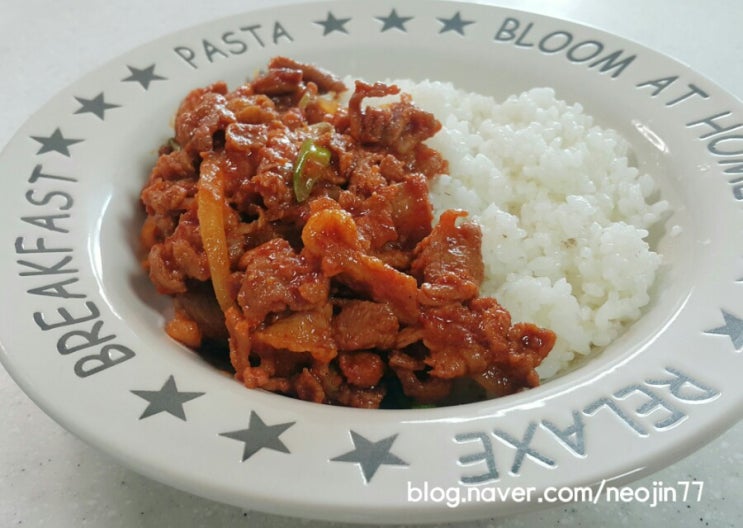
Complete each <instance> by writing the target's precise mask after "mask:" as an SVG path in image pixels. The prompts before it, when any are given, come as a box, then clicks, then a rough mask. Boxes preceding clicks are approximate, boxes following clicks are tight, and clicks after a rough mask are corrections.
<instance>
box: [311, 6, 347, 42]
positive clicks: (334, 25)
mask: <svg viewBox="0 0 743 528" xmlns="http://www.w3.org/2000/svg"><path fill="white" fill-rule="evenodd" d="M350 20H351V19H350V18H335V15H333V13H332V12H330V11H328V16H327V17H325V20H315V24H317V25H319V26H322V27H323V30H322V34H323V36H325V35H328V34H330V33H333V32H334V31H340V32H341V33H348V30H347V29H346V24H347V23H348V22H349V21H350Z"/></svg>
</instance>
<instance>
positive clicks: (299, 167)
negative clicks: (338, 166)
mask: <svg viewBox="0 0 743 528" xmlns="http://www.w3.org/2000/svg"><path fill="white" fill-rule="evenodd" d="M308 159H311V160H312V161H314V162H316V163H318V164H320V165H322V166H323V167H327V166H328V165H330V150H328V149H326V148H324V147H318V146H317V145H316V144H315V142H314V141H313V140H312V139H309V138H308V139H305V140H304V141H303V142H302V146H301V147H299V154H297V160H296V161H295V163H294V196H296V197H297V201H298V202H303V201H305V200H306V199H307V198H308V197H309V196H310V192H311V191H312V187H313V186H314V185H315V182H316V181H317V180H318V178H312V177H309V176H307V175H306V174H304V172H305V171H304V168H305V164H306V163H307V160H308Z"/></svg>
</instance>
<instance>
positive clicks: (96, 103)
mask: <svg viewBox="0 0 743 528" xmlns="http://www.w3.org/2000/svg"><path fill="white" fill-rule="evenodd" d="M75 99H77V102H78V103H80V104H81V105H82V106H80V108H78V109H77V111H76V112H75V113H76V114H94V115H96V116H98V117H99V118H100V119H101V120H105V118H106V116H105V114H106V110H111V109H112V108H119V105H116V104H111V103H107V102H106V101H105V99H104V98H103V92H101V93H99V94H98V95H96V96H95V97H94V98H93V99H85V98H83V97H75Z"/></svg>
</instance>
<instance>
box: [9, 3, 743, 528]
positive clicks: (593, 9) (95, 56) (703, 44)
mask: <svg viewBox="0 0 743 528" xmlns="http://www.w3.org/2000/svg"><path fill="white" fill-rule="evenodd" d="M276 3H278V2H275V1H274V2H270V1H269V0H248V1H246V0H220V1H219V2H192V3H191V2H189V3H187V2H183V1H176V0H108V1H106V2H101V1H99V0H67V1H59V0H2V3H1V5H0V96H1V97H0V101H1V103H0V108H2V111H1V113H0V146H2V145H5V144H6V143H7V142H8V141H9V140H10V138H11V137H12V135H13V134H14V133H15V131H16V129H17V128H19V127H20V126H21V124H22V123H23V122H24V121H25V120H26V119H27V118H28V117H29V116H30V115H31V114H32V113H33V112H35V111H36V110H37V109H38V108H39V107H40V106H41V105H42V104H43V103H45V102H46V101H47V100H48V99H50V98H51V97H52V96H54V95H55V93H56V92H57V91H59V90H60V89H62V88H63V87H65V86H66V85H68V84H69V83H71V82H73V81H75V80H76V79H78V78H79V77H80V76H82V75H83V74H84V73H87V72H88V71H90V70H93V69H95V68H96V67H98V66H99V65H102V64H103V63H105V62H107V61H108V60H110V59H113V58H115V57H117V56H118V55H120V54H122V53H125V52H127V51H128V50H130V49H131V48H133V47H135V46H137V45H140V44H143V43H146V42H148V41H151V40H154V39H156V38H157V37H159V36H162V35H164V34H167V33H170V32H172V31H174V30H177V29H182V28H187V27H189V26H192V25H195V24H198V23H199V22H201V21H203V20H206V19H212V18H217V17H221V16H225V15H229V14H233V13H239V12H241V11H245V10H247V9H251V8H252V7H254V6H256V7H257V6H265V5H271V4H276ZM491 3H493V4H498V5H503V6H508V7H514V8H518V9H524V10H527V11H534V12H538V13H543V14H546V15H550V16H555V17H558V18H564V19H568V20H573V21H576V22H580V23H585V24H589V25H592V26H595V27H597V28H600V29H603V30H606V31H609V32H612V33H615V34H618V35H620V36H623V37H626V38H630V39H632V40H635V41H637V42H639V43H641V44H644V45H646V46H648V47H650V48H653V49H656V50H658V51H660V52H663V53H665V54H668V55H671V56H673V57H675V58H676V59H679V60H681V61H682V62H684V63H686V64H688V65H689V66H691V67H692V68H693V69H695V70H696V71H698V72H699V73H701V74H702V75H705V76H707V77H708V78H710V79H711V80H713V81H715V82H716V83H717V84H719V85H721V86H722V87H723V88H725V89H727V90H728V91H729V92H731V93H733V94H735V95H736V96H737V97H738V98H739V99H743V2H741V1H740V0H716V1H714V2H709V1H707V0H683V1H681V0H622V1H621V2H615V1H610V0H550V1H544V0H491ZM7 249H8V248H6V250H7ZM0 409H1V412H2V426H1V427H0V526H1V527H11V526H23V527H36V526H49V527H54V528H67V527H81V526H92V527H106V528H119V527H137V526H143V527H150V526H151V527H169V526H178V527H181V528H189V527H196V526H199V527H201V526H210V527H222V526H264V527H268V528H283V527H288V526H297V525H299V526H305V527H308V528H323V527H329V526H339V525H335V524H329V523H323V522H316V521H306V520H297V519H291V518H286V517H278V516H273V515H267V514H263V513H257V512H248V511H243V510H241V509H239V508H235V507H232V506H227V505H223V504H219V503H216V502H212V501H209V500H206V499H201V498H198V497H194V496H191V495H189V494H186V493H183V492H180V491H177V490H175V489H172V488H170V487H168V486H165V485H163V484H160V483H157V482H154V481H152V480H149V479H147V478H145V477H142V476H140V475H138V474H136V473H134V472H132V471H130V470H128V469H127V468H125V467H123V466H121V465H120V464H118V463H117V462H115V461H114V460H112V459H111V458H109V457H108V456H107V455H106V454H104V453H102V452H100V451H98V450H97V449H95V448H93V447H90V446H88V445H86V444H85V443H83V442H81V441H80V440H78V439H77V438H76V437H74V436H73V435H71V434H70V433H68V432H66V431H65V430H64V429H62V428H61V427H60V426H59V425H57V424H56V423H55V422H54V421H53V420H51V419H50V418H49V417H47V416H46V415H45V414H44V413H43V412H42V411H41V410H39V409H38V408H37V407H36V406H35V405H34V404H33V403H32V402H31V401H30V400H29V399H28V398H27V397H26V396H25V394H23V393H22V392H21V391H20V389H19V388H18V387H17V386H16V385H15V383H14V382H13V381H12V379H10V377H9V376H8V375H7V373H6V372H5V371H4V370H3V369H1V368H0ZM742 437H743V423H739V424H738V425H737V426H735V427H733V428H732V429H731V430H729V431H728V432H727V433H725V434H723V435H722V436H721V437H720V438H718V439H717V440H715V441H713V442H712V443H710V444H709V445H707V446H706V447H704V448H702V449H701V450H699V451H698V452H696V453H695V454H693V455H691V456H689V457H688V458H686V459H684V460H682V461H680V462H678V463H676V464H675V465H673V466H671V467H669V468H666V469H664V470H662V471H660V472H659V473H657V474H655V475H650V476H648V477H646V478H644V479H642V480H641V481H639V482H637V483H635V485H637V486H642V485H645V486H651V485H652V482H653V481H657V480H662V481H663V482H676V481H689V480H693V479H696V480H700V481H703V482H704V483H705V487H704V494H703V497H702V500H701V501H699V502H697V501H688V502H686V503H681V502H678V503H667V504H663V505H659V506H657V507H655V508H651V507H650V506H648V505H647V504H641V503H633V504H603V505H600V506H597V507H593V506H591V505H587V504H574V505H567V506H560V507H557V508H553V509H549V510H542V511H537V512H532V513H528V514H525V515H521V516H517V517H512V518H508V519H498V520H494V519H490V520H485V521H482V522H470V523H464V524H459V525H447V526H459V527H462V528H464V527H467V528H475V527H478V528H480V527H482V528H484V527H494V526H498V527H503V528H514V527H521V526H524V527H529V526H556V525H559V526H585V527H592V526H605V527H614V526H656V525H659V524H664V525H666V526H677V527H696V526H714V527H740V526H743V507H742V506H741V497H743V479H742V478H741V472H742V470H743V450H742V449H741V446H743V441H741V438H742Z"/></svg>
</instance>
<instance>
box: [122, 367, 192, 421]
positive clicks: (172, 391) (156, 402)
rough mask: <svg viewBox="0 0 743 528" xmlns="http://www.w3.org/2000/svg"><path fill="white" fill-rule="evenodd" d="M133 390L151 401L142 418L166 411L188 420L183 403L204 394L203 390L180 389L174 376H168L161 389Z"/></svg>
mask: <svg viewBox="0 0 743 528" xmlns="http://www.w3.org/2000/svg"><path fill="white" fill-rule="evenodd" d="M131 392H132V393H133V394H136V395H137V396H139V397H140V398H142V399H145V400H147V401H148V402H149V403H148V405H147V408H146V409H145V410H144V412H143V413H142V415H141V416H140V417H139V419H140V420H142V419H144V418H147V417H149V416H152V415H155V414H159V413H161V412H166V413H168V414H172V415H173V416H175V417H176V418H180V419H181V420H183V421H184V422H185V421H186V413H185V411H184V410H183V404H184V403H186V402H188V401H191V400H193V399H194V398H198V397H199V396H203V395H204V393H203V392H181V391H179V390H178V387H176V384H175V378H174V377H173V376H170V377H169V378H168V380H167V381H166V382H165V383H164V384H163V386H162V388H160V390H154V391H153V390H133V391H131Z"/></svg>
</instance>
